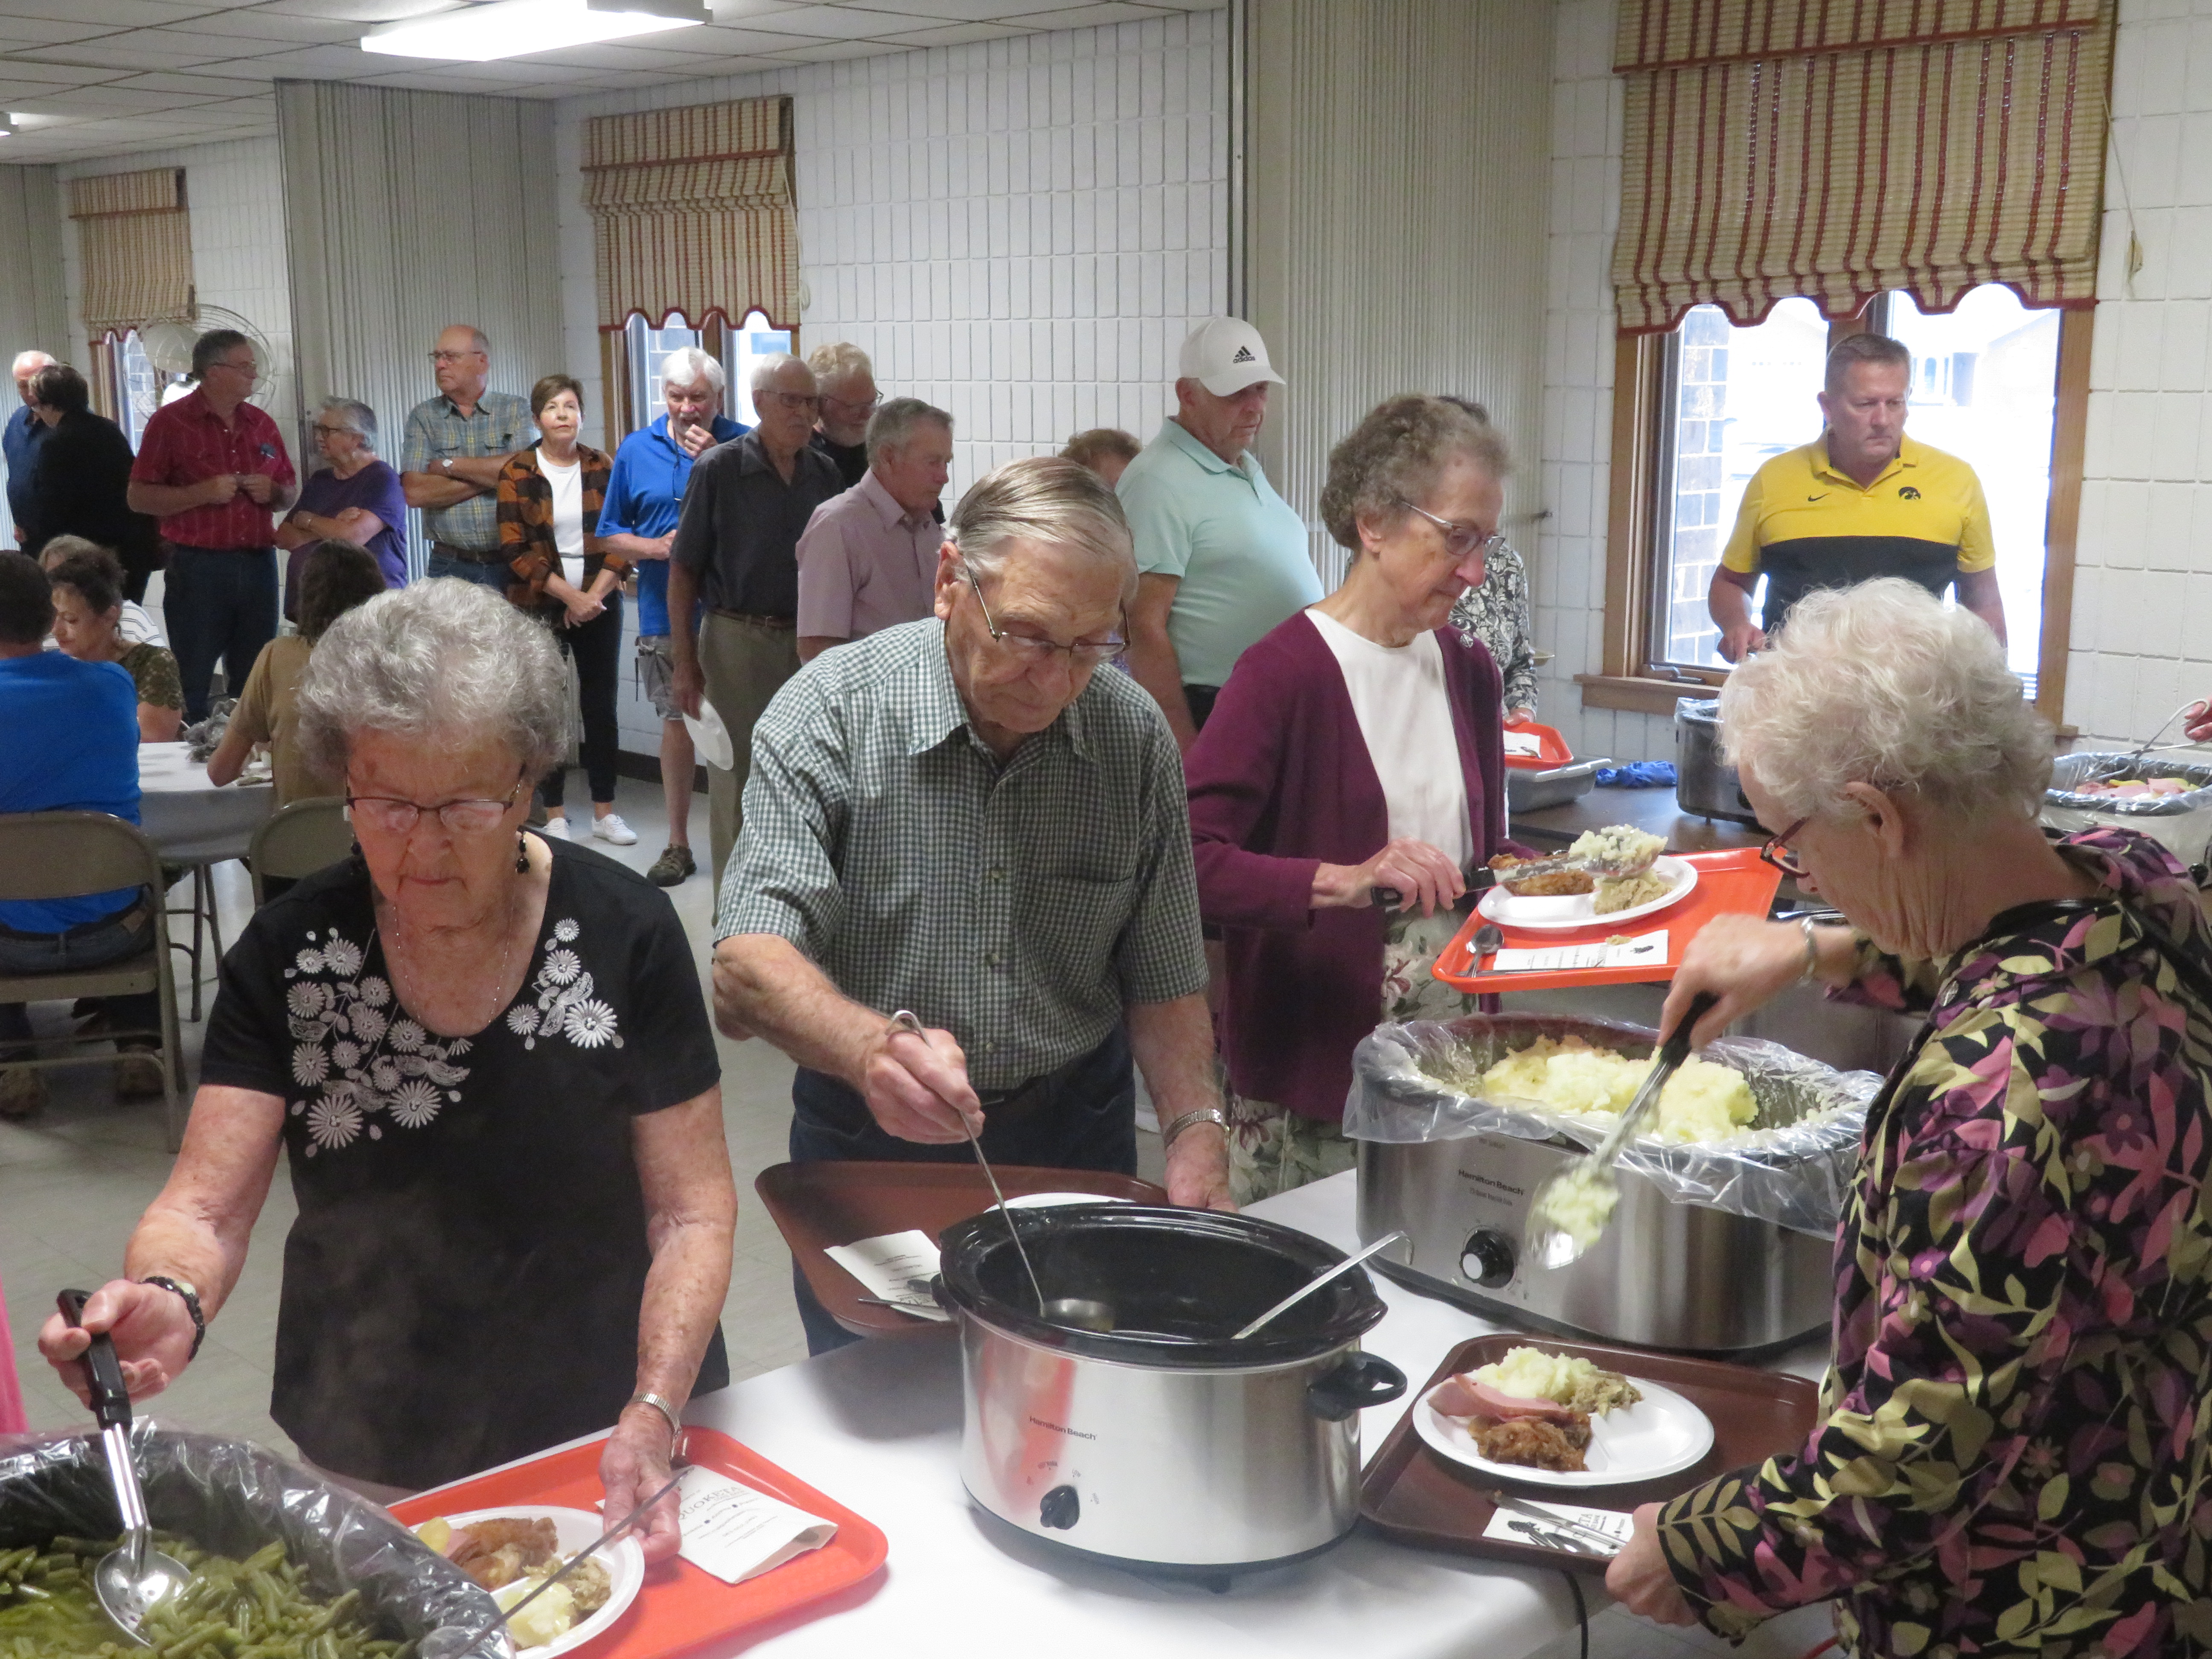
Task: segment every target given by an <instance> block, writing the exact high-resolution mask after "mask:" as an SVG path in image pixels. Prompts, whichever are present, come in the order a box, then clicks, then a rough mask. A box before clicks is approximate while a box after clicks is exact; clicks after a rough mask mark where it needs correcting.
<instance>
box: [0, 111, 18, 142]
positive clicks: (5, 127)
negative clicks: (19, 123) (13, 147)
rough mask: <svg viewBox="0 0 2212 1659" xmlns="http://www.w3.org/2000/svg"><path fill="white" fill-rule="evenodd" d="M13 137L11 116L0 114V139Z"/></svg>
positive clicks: (13, 129)
mask: <svg viewBox="0 0 2212 1659" xmlns="http://www.w3.org/2000/svg"><path fill="white" fill-rule="evenodd" d="M13 137H15V117H14V116H12V115H9V114H4V113H0V138H13Z"/></svg>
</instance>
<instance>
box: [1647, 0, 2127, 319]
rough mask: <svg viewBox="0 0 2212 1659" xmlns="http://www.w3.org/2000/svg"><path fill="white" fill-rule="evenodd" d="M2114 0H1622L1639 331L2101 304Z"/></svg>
mask: <svg viewBox="0 0 2212 1659" xmlns="http://www.w3.org/2000/svg"><path fill="white" fill-rule="evenodd" d="M2112 33H2113V0H1794V3H1793V0H1623V4H1622V6H1621V9H1620V34H1619V39H1618V44H1617V46H1616V49H1615V52H1614V64H1613V67H1614V69H1615V70H1616V72H1618V73H1619V74H1620V76H1621V77H1622V79H1623V81H1624V82H1625V86H1626V124H1625V127H1624V141H1623V149H1622V161H1621V179H1620V201H1621V215H1620V240H1618V241H1617V242H1616V243H1615V245H1614V250H1613V287H1614V289H1615V293H1616V295H1617V297H1618V301H1619V307H1620V327H1621V330H1622V331H1623V332H1624V333H1628V334H1644V333H1659V332H1663V331H1667V330H1668V329H1671V328H1673V327H1674V325H1676V324H1677V323H1679V322H1680V321H1681V319H1682V318H1683V316H1684V315H1685V314H1686V313H1687V312H1688V311H1689V310H1690V309H1691V308H1692V307H1695V306H1699V305H1713V306H1717V307H1720V309H1721V311H1722V312H1723V313H1725V314H1726V316H1727V317H1728V318H1729V320H1730V321H1732V322H1734V323H1736V324H1739V325H1743V324H1750V323H1755V322H1757V321H1759V319H1762V318H1764V317H1765V315H1766V313H1767V312H1768V311H1769V310H1771V308H1772V307H1773V306H1774V305H1775V303H1776V302H1777V301H1781V300H1784V299H1788V298H1790V297H1792V296H1795V295H1803V296H1805V297H1807V298H1809V299H1811V300H1812V301H1814V303H1815V304H1817V305H1818V306H1819V307H1820V309H1821V310H1822V311H1823V312H1824V313H1826V314H1827V315H1829V316H1831V317H1836V318H1844V317H1850V316H1853V315H1856V314H1857V313H1858V312H1859V310H1860V309H1861V308H1862V307H1863V306H1864V305H1865V303H1866V302H1867V301H1869V299H1871V298H1872V297H1874V296H1875V295H1878V294H1881V293H1885V292H1890V291H1899V292H1903V293H1905V294H1907V295H1911V298H1912V300H1913V301H1914V303H1915V304H1916V305H1917V306H1918V307H1920V308H1921V309H1922V310H1923V311H1926V312H1948V311H1949V310H1950V309H1951V307H1953V306H1954V304H1956V302H1957V301H1958V300H1959V298H1960V295H1964V294H1966V292H1968V291H1969V290H1971V289H1974V288H1977V287H1979V286H1982V285H1984V284H1986V283H2003V284H2005V285H2006V286H2008V287H2009V288H2011V289H2015V291H2016V292H2017V293H2018V294H2019V295H2020V296H2021V300H2022V301H2024V302H2025V303H2026V304H2027V305H2029V306H2031V307H2046V306H2062V307H2076V306H2087V305H2089V304H2091V303H2093V301H2094V299H2095V295H2096V274H2097V272H2096V265H2097V246H2098V230H2099V219H2100V210H2101V208H2102V204H2103V185H2104V154H2105V131H2106V108H2105V100H2106V88H2107V86H2108V84H2109V82H2110V80H2111V75H2112Z"/></svg>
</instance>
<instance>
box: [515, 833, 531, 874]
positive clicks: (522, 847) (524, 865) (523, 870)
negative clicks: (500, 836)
mask: <svg viewBox="0 0 2212 1659" xmlns="http://www.w3.org/2000/svg"><path fill="white" fill-rule="evenodd" d="M514 873H515V874H516V875H518V876H526V875H528V874H529V873H530V842H529V841H528V839H527V838H526V836H524V835H523V833H522V831H521V830H520V829H518V830H516V831H515V832H514Z"/></svg>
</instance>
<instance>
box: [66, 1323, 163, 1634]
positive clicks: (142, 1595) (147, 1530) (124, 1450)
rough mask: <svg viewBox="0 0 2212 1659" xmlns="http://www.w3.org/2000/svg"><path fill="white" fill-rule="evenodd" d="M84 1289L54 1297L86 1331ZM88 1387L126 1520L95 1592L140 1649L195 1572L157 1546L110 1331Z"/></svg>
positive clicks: (91, 1355)
mask: <svg viewBox="0 0 2212 1659" xmlns="http://www.w3.org/2000/svg"><path fill="white" fill-rule="evenodd" d="M87 1299H88V1298H87V1294H86V1292H85V1291H63V1292H62V1293H61V1294H60V1295H59V1296H58V1297H55V1298H54V1302H55V1304H56V1305H57V1306H58V1307H59V1308H60V1309H61V1310H62V1317H63V1318H64V1319H66V1320H67V1321H69V1322H70V1324H72V1325H74V1326H76V1328H78V1329H80V1330H82V1328H84V1304H85V1302H86V1300H87ZM81 1363H82V1365H83V1367H84V1381H85V1387H86V1388H87V1389H88V1390H89V1391H90V1393H91V1395H92V1414H93V1416H94V1418H95V1419H98V1421H99V1423H100V1445H101V1447H102V1448H103V1449H105V1450H106V1454H107V1477H108V1479H109V1480H111V1481H112V1482H113V1483H114V1486H115V1507H116V1509H117V1510H118V1511H120V1513H121V1515H122V1517H123V1541H122V1542H121V1543H120V1544H118V1546H116V1547H115V1548H113V1549H112V1550H110V1551H109V1552H108V1553H106V1555H104V1556H102V1557H100V1565H98V1566H97V1567H94V1569H93V1572H92V1589H93V1593H94V1595H97V1596H99V1598H100V1607H102V1608H103V1609H104V1610H105V1611H106V1613H107V1616H108V1617H109V1618H110V1619H112V1620H114V1621H115V1627H116V1628H117V1629H118V1630H119V1631H121V1632H123V1633H124V1635H125V1636H127V1637H129V1638H131V1641H133V1642H135V1643H137V1644H138V1645H139V1646H140V1647H142V1648H143V1647H150V1646H151V1645H152V1644H151V1643H149V1642H148V1641H147V1639H146V1638H144V1637H143V1636H141V1635H140V1634H139V1633H138V1626H140V1625H141V1624H142V1623H143V1622H144V1620H145V1618H146V1615H147V1614H148V1613H150V1612H152V1611H153V1610H154V1607H155V1604H156V1603H157V1602H161V1601H167V1599H168V1598H169V1597H170V1596H172V1595H175V1594H177V1592H178V1591H179V1590H181V1589H184V1587H185V1585H187V1584H189V1583H191V1580H192V1575H191V1569H190V1568H189V1567H187V1566H185V1564H184V1563H183V1562H181V1561H179V1560H178V1559H176V1558H175V1557H174V1556H170V1555H164V1554H162V1553H161V1551H159V1550H157V1549H155V1547H154V1546H153V1544H152V1542H151V1539H152V1537H153V1528H152V1527H151V1526H150V1525H149V1522H148V1521H147V1519H146V1495H145V1493H144V1492H141V1491H140V1490H139V1487H138V1468H137V1465H136V1464H134V1463H133V1462H131V1391H130V1390H129V1389H126V1388H125V1387H124V1385H123V1366H122V1364H121V1362H119V1361H118V1359H117V1358H116V1357H115V1343H114V1340H113V1339H112V1338H111V1337H110V1336H109V1335H108V1334H107V1333H106V1332H105V1331H101V1332H100V1333H99V1334H96V1335H94V1337H93V1339H92V1346H90V1347H89V1348H87V1349H86V1350H85V1351H84V1358H83V1360H82V1362H81Z"/></svg>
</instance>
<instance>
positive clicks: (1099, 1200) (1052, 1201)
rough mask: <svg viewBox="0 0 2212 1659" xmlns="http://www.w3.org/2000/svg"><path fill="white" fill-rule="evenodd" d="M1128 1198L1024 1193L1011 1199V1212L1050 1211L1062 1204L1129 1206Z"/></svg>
mask: <svg viewBox="0 0 2212 1659" xmlns="http://www.w3.org/2000/svg"><path fill="white" fill-rule="evenodd" d="M1128 1201H1129V1200H1127V1199H1126V1198H1112V1197H1109V1196H1108V1195H1107V1194H1104V1193H1024V1194H1022V1195H1021V1196H1020V1197H1019V1198H1010V1199H1008V1200H1006V1207H1007V1208H1008V1209H1010V1210H1050V1209H1056V1208H1058V1207H1059V1206H1060V1205H1062V1204H1127V1202H1128Z"/></svg>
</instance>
